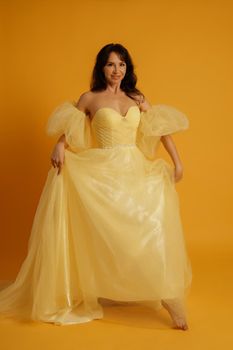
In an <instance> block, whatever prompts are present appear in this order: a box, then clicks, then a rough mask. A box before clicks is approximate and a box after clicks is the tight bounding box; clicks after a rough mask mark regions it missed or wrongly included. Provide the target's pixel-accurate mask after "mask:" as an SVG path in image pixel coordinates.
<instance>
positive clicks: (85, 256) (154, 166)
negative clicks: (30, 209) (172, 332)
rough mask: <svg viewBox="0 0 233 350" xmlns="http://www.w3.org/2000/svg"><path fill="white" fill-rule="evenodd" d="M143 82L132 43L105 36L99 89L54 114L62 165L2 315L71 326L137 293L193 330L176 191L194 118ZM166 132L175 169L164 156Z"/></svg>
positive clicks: (2, 299)
mask: <svg viewBox="0 0 233 350" xmlns="http://www.w3.org/2000/svg"><path fill="white" fill-rule="evenodd" d="M136 81H137V79H136V76H135V74H134V67H133V63H132V60H131V57H130V55H129V53H128V51H127V49H126V48H124V47H123V46H122V45H120V44H108V45H105V46H104V47H103V48H102V49H101V50H100V52H99V53H98V55H97V59H96V63H95V67H94V70H93V76H92V82H91V89H90V91H88V92H85V93H83V94H82V95H81V96H80V98H79V100H78V101H77V102H73V103H71V102H64V103H63V104H62V105H60V106H58V107H57V108H56V109H55V111H54V112H53V113H52V115H51V116H50V118H49V120H48V124H47V133H48V134H49V135H58V136H59V139H58V142H57V144H56V145H55V147H54V149H53V152H52V155H51V162H52V165H53V168H51V169H50V171H49V173H48V177H47V180H46V183H45V186H44V189H43V192H42V195H41V198H40V201H39V204H38V208H37V211H36V215H35V218H34V222H33V227H32V232H31V236H30V241H29V247H28V255H27V257H26V259H25V261H24V263H23V265H22V267H21V269H20V272H19V274H18V276H17V278H16V281H15V282H14V283H12V284H11V285H10V286H8V288H5V289H4V290H3V291H1V293H0V312H1V313H2V314H4V315H8V316H17V317H23V318H28V319H32V320H40V321H44V322H52V323H56V324H71V323H81V322H88V321H90V320H93V319H97V318H102V317H103V309H102V306H101V304H102V305H106V303H107V304H108V303H109V302H110V303H113V304H114V303H115V304H124V303H126V304H127V303H131V302H136V303H139V304H142V305H147V306H149V307H152V308H154V309H155V310H157V309H160V308H161V307H162V306H163V307H165V308H166V309H167V310H168V312H169V314H170V315H171V318H172V320H173V322H174V326H175V328H178V329H182V330H187V329H188V325H187V320H186V315H185V307H184V296H185V294H186V293H187V291H188V290H189V287H190V284H191V279H192V272H191V264H190V261H189V258H188V256H187V253H186V248H185V241H184V239H183V233H182V225H181V220H180V213H179V199H178V196H177V192H176V190H175V182H177V181H179V180H180V179H181V178H182V163H181V160H180V158H179V155H178V153H177V150H176V147H175V144H174V142H173V140H172V138H171V136H170V134H171V133H174V132H177V131H179V130H184V129H186V128H187V127H188V120H187V117H186V116H185V115H184V114H183V113H182V112H180V111H178V110H176V109H175V108H173V107H171V106H166V105H151V104H150V103H149V102H148V100H147V99H146V98H145V96H144V95H143V94H142V93H141V92H140V91H139V90H138V89H137V88H136ZM160 140H161V141H162V143H163V145H164V147H165V148H166V150H167V151H168V153H169V154H170V156H171V158H172V161H173V163H174V166H175V167H174V169H173V168H172V166H171V165H170V164H169V163H167V162H165V161H164V160H163V159H158V158H157V159H156V156H155V151H156V149H157V147H158V145H159V141H160ZM58 175H59V176H58Z"/></svg>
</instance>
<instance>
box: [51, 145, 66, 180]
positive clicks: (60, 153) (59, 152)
mask: <svg viewBox="0 0 233 350" xmlns="http://www.w3.org/2000/svg"><path fill="white" fill-rule="evenodd" d="M50 159H51V163H52V165H53V167H54V168H56V167H57V168H58V172H57V175H59V174H60V172H61V169H62V167H63V164H64V160H65V144H64V142H58V143H56V145H55V147H54V149H53V151H52V154H51V158H50Z"/></svg>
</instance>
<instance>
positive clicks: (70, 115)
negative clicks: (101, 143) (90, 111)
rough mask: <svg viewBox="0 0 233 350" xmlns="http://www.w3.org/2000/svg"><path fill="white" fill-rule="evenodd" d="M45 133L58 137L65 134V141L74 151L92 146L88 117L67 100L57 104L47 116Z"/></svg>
mask: <svg viewBox="0 0 233 350" xmlns="http://www.w3.org/2000/svg"><path fill="white" fill-rule="evenodd" d="M46 133H47V135H49V136H58V137H59V136H61V135H62V134H65V137H66V142H67V143H68V145H69V148H70V149H71V150H73V151H74V152H78V151H81V150H85V149H88V148H91V147H92V135H91V125H90V119H89V118H88V116H87V115H86V114H85V113H84V112H82V111H80V110H79V109H78V108H76V107H75V106H74V104H73V103H72V102H69V101H66V102H64V103H62V104H61V105H59V106H58V107H57V108H56V109H55V110H54V111H53V112H52V114H51V115H50V116H49V118H48V121H47V125H46Z"/></svg>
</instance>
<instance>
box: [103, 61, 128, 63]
mask: <svg viewBox="0 0 233 350" xmlns="http://www.w3.org/2000/svg"><path fill="white" fill-rule="evenodd" d="M120 62H122V63H125V61H120ZM107 63H114V62H112V61H107Z"/></svg>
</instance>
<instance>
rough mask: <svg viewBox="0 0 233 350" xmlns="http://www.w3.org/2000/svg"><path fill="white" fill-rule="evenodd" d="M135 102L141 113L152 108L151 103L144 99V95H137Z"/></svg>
mask: <svg viewBox="0 0 233 350" xmlns="http://www.w3.org/2000/svg"><path fill="white" fill-rule="evenodd" d="M136 100H137V102H138V105H139V108H140V111H141V112H146V111H147V110H148V109H149V108H151V107H152V105H151V103H150V102H149V100H148V99H147V98H146V97H145V95H137V96H136Z"/></svg>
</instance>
